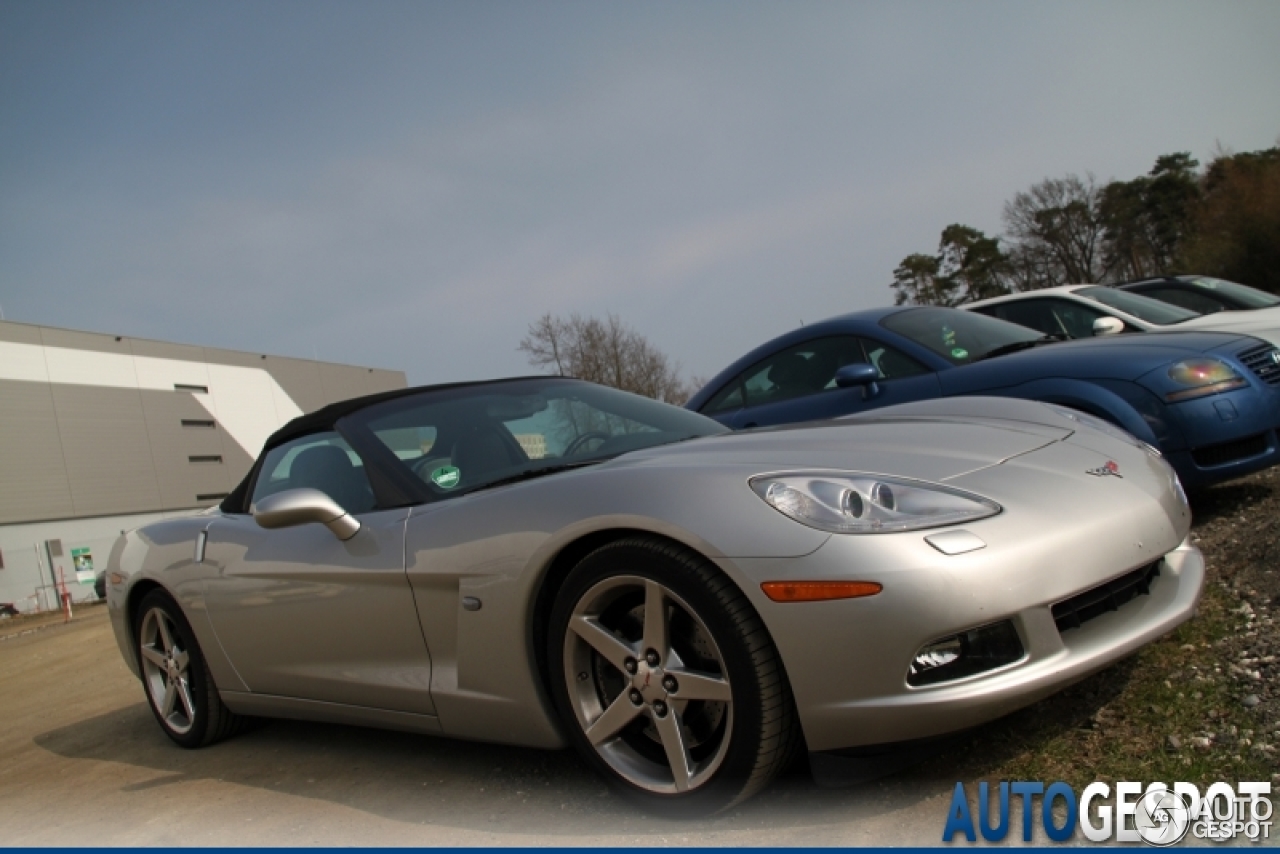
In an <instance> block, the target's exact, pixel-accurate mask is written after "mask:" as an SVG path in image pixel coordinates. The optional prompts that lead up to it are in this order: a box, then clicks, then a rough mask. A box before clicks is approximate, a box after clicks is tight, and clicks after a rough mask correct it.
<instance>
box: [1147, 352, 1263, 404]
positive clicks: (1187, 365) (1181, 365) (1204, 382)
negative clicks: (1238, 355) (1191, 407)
mask: <svg viewBox="0 0 1280 854" xmlns="http://www.w3.org/2000/svg"><path fill="white" fill-rule="evenodd" d="M1169 379H1171V380H1173V381H1174V382H1175V383H1177V384H1178V385H1183V386H1187V388H1185V389H1184V390H1182V391H1172V392H1169V393H1168V394H1166V395H1165V396H1164V399H1165V400H1168V401H1170V402H1173V401H1179V400H1191V399H1192V398H1196V397H1204V396H1205V395H1209V394H1217V393H1218V392H1220V391H1231V389H1233V388H1244V387H1245V386H1247V385H1248V384H1249V383H1248V381H1247V380H1245V378H1244V377H1242V376H1240V375H1239V374H1237V373H1236V372H1235V369H1234V368H1232V367H1231V366H1230V365H1228V364H1227V363H1226V362H1220V361H1218V360H1217V359H1186V360H1184V361H1181V362H1178V363H1177V364H1176V365H1174V366H1173V367H1171V368H1170V369H1169Z"/></svg>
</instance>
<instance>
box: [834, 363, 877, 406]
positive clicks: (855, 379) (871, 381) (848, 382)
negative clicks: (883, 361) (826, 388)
mask: <svg viewBox="0 0 1280 854" xmlns="http://www.w3.org/2000/svg"><path fill="white" fill-rule="evenodd" d="M878 379H880V372H879V371H877V370H876V369H875V367H874V366H872V365H868V364H866V363H865V362H855V363H854V364H852V365H845V366H844V367H842V368H840V369H838V370H837V371H836V385H837V386H838V387H840V388H853V387H854V386H862V399H863V400H866V399H868V398H871V397H875V396H876V395H877V394H879V393H880V386H879V384H878V383H877V382H876V380H878Z"/></svg>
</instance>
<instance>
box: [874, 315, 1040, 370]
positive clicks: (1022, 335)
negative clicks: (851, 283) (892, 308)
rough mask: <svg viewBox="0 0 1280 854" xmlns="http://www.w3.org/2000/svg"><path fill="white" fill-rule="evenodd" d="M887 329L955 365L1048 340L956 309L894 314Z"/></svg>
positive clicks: (887, 320) (885, 319)
mask: <svg viewBox="0 0 1280 854" xmlns="http://www.w3.org/2000/svg"><path fill="white" fill-rule="evenodd" d="M880 325H881V326H883V327H884V328H885V329H888V330H890V331H892V332H896V333H898V334H899V335H901V336H903V337H904V338H910V339H911V340H912V341H914V342H916V343H917V344H920V345H921V346H923V347H927V348H929V349H930V350H932V351H933V352H935V353H937V354H938V355H939V356H941V357H942V358H944V359H946V360H947V361H949V362H951V363H952V364H954V365H967V364H969V363H970V362H976V361H977V360H978V359H981V358H982V357H983V356H985V355H987V354H988V353H990V352H991V351H992V350H996V349H998V348H1000V347H1008V346H1009V345H1011V344H1023V343H1029V342H1031V341H1039V340H1040V339H1042V338H1044V335H1042V334H1041V333H1039V332H1036V331H1035V330H1032V329H1028V328H1027V327H1025V326H1018V325H1017V324H1015V323H1008V322H1006V321H1003V320H997V319H996V318H994V317H987V316H986V315H985V314H978V313H977V312H972V311H961V310H959V309H956V308H939V307H934V306H926V307H922V308H911V309H907V310H906V311H900V312H898V313H896V314H891V315H889V316H888V317H886V318H884V319H883V320H881V321H880Z"/></svg>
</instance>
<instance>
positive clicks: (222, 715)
mask: <svg viewBox="0 0 1280 854" xmlns="http://www.w3.org/2000/svg"><path fill="white" fill-rule="evenodd" d="M1190 522H1191V520H1190V514H1189V512H1188V509H1187V504H1186V500H1185V497H1184V495H1183V493H1182V490H1181V488H1180V486H1179V484H1178V482H1177V478H1176V477H1175V476H1174V474H1173V472H1172V470H1171V469H1170V468H1169V467H1168V466H1167V465H1166V464H1165V463H1164V461H1163V460H1162V459H1161V458H1160V456H1159V454H1158V452H1156V451H1154V450H1153V449H1151V448H1149V447H1147V446H1146V445H1144V444H1143V443H1142V442H1139V441H1138V440H1136V439H1134V438H1133V437H1131V436H1129V435H1128V434H1126V433H1123V432H1121V431H1119V430H1117V429H1116V428H1113V427H1111V426H1109V425H1107V424H1105V423H1103V422H1099V421H1096V420H1094V419H1092V418H1090V417H1089V416H1087V415H1082V414H1080V413H1076V412H1074V411H1072V410H1067V409H1061V408H1055V407H1052V406H1049V405H1046V404H1042V403H1035V402H1029V401H1021V400H1010V399H1003V398H1000V399H996V398H962V399H952V400H941V401H929V402H925V403H919V404H911V405H908V406H904V407H897V408H890V409H882V410H879V411H877V412H875V413H872V414H870V415H867V416H859V417H857V418H853V419H846V420H837V421H826V422H820V423H813V424H807V425H794V426H791V427H786V428H780V429H774V430H762V431H754V432H745V433H729V432H727V431H726V430H725V429H724V428H723V427H721V426H720V425H719V424H717V423H716V422H714V421H712V420H710V419H708V418H704V417H703V416H701V415H697V414H695V413H692V412H688V411H685V410H682V409H678V408H676V407H673V406H668V405H666V404H661V403H657V402H654V401H652V400H648V399H645V398H640V397H636V396H633V395H629V394H625V393H622V392H619V391H615V390H612V389H608V388H603V387H600V386H596V385H592V384H590V383H585V382H580V381H577V380H570V379H560V378H531V379H517V380H503V381H497V382H488V383H469V384H462V385H452V386H436V387H431V388H421V389H409V390H404V391H396V392H390V393H385V394H381V395H375V396H372V397H366V398H361V399H357V400H351V401H346V402H343V403H338V404H334V405H332V406H329V407H326V408H325V409H322V410H320V411H318V412H315V413H313V414H310V415H305V416H302V417H301V418H298V419H296V420H294V421H292V422H290V423H289V424H288V425H286V426H285V427H284V428H282V429H281V430H280V431H278V432H277V433H276V434H275V435H273V436H272V437H271V438H270V439H269V440H268V442H267V444H266V446H265V448H264V450H263V453H262V455H261V457H260V458H259V459H258V461H257V462H256V463H255V465H254V466H253V468H252V470H251V471H250V473H249V475H248V477H247V478H246V479H245V481H244V482H243V483H242V484H241V485H240V486H239V487H238V488H237V489H236V490H235V491H234V492H233V493H232V494H231V495H230V496H229V497H228V498H227V499H226V500H225V501H224V502H223V503H222V505H221V506H220V507H218V508H215V509H213V510H211V511H209V512H206V513H204V514H202V515H198V516H192V517H187V518H179V519H171V520H166V521H162V522H157V523H155V524H152V525H148V526H146V527H143V528H141V529H139V530H136V531H133V532H130V533H128V534H126V535H124V536H122V537H121V538H120V540H119V541H118V542H117V544H116V547H115V548H114V550H113V552H112V554H111V559H110V564H109V567H108V581H109V585H108V601H109V603H110V612H111V617H112V621H113V625H114V628H115V634H116V638H117V639H118V641H119V645H120V649H121V651H122V652H123V654H124V657H125V660H126V661H127V662H128V664H129V666H130V667H131V668H132V669H133V671H134V672H135V673H136V674H137V675H138V677H139V678H140V679H141V681H142V683H143V687H144V689H145V693H146V697H147V700H148V702H149V703H150V706H151V709H152V710H153V711H154V713H155V717H156V720H157V721H158V722H159V724H160V727H161V729H163V730H164V732H165V733H166V734H167V735H168V736H169V737H170V738H171V739H173V740H174V741H175V742H177V743H178V744H180V745H182V746H184V747H199V746H202V745H206V744H209V743H211V742H214V741H216V740H218V739H220V738H223V737H225V736H227V735H229V734H231V733H233V732H235V731H236V730H237V729H238V727H239V725H240V723H241V722H242V721H243V720H244V719H245V717H246V716H267V717H281V718H301V719H309V720H322V721H336V722H345V723H352V724H359V725H366V726H377V727H389V728H395V729H403V730H411V731H415V732H423V733H436V734H440V735H445V736H452V737H456V738H464V739H475V740H483V741H494V742H505V743H510V744H517V745H527V746H531V747H540V748H561V747H564V746H566V745H567V744H572V745H573V746H574V747H575V748H576V749H578V750H579V751H580V752H581V753H582V755H583V756H584V757H585V758H586V761H587V762H588V763H589V764H590V765H592V766H594V767H595V768H596V769H597V770H598V771H599V772H600V773H601V774H603V775H604V776H606V777H607V778H609V779H610V780H611V781H612V782H613V783H614V784H615V785H616V786H617V787H618V788H619V789H620V790H621V791H623V792H624V793H627V794H629V795H631V796H633V797H635V798H637V799H639V800H640V801H642V802H646V803H648V804H649V805H651V806H659V807H662V806H665V807H670V808H672V809H676V810H687V811H701V812H706V811H713V810H717V809H722V808H724V807H727V806H728V805H730V804H733V803H736V802H738V801H740V800H741V799H743V798H745V797H747V796H748V795H750V794H751V793H752V792H755V791H757V790H758V789H760V788H761V787H762V786H764V785H765V784H766V783H767V782H768V780H769V779H770V777H771V776H772V775H773V774H774V773H775V772H776V771H778V770H779V769H780V768H781V767H782V766H783V764H784V763H786V762H787V760H788V758H789V756H791V755H792V754H793V753H794V752H795V751H796V750H797V749H801V747H802V746H803V749H805V750H807V751H809V753H810V755H811V756H812V757H817V759H815V767H816V765H817V764H820V763H821V762H822V761H830V760H833V759H838V758H839V757H841V756H848V755H851V754H858V752H859V751H867V750H876V749H879V748H880V747H881V746H884V745H897V744H899V743H913V742H917V741H918V740H921V739H928V738H931V737H935V736H939V735H943V734H946V733H952V732H956V731H959V730H962V729H965V728H968V727H971V726H973V725H975V724H978V723H981V722H983V721H987V720H990V719H993V718H996V717H998V716H1000V715H1003V714H1005V713H1007V712H1009V711H1011V710H1013V709H1016V708H1019V707H1021V706H1024V705H1027V704H1029V703H1031V702H1033V701H1035V700H1037V699H1039V698H1042V697H1045V696H1046V695H1049V694H1051V693H1053V692H1054V691H1057V690H1059V689H1061V688H1062V687H1063V686H1065V685H1067V684H1070V683H1071V682H1073V681H1075V680H1078V679H1080V678H1082V677H1083V676H1085V675H1087V674H1089V673H1091V672H1094V671H1096V670H1098V669H1100V668H1102V667H1105V666H1106V665H1108V664H1110V663H1111V662H1114V661H1116V660H1117V659H1119V658H1120V657H1122V656H1125V655H1127V654H1129V653H1131V652H1133V651H1134V650H1136V649H1137V648H1138V647H1140V646H1141V645H1143V644H1145V643H1147V642H1149V641H1151V640H1153V639H1154V638H1157V637H1159V636H1160V635H1162V634H1164V633H1166V632H1168V631H1169V630H1170V629H1172V628H1173V627H1174V626H1176V625H1178V624H1179V623H1181V622H1182V621H1184V620H1186V619H1188V618H1189V617H1190V616H1191V614H1192V612H1193V610H1194V608H1195V605H1196V601H1197V599H1198V597H1199V595H1200V588H1201V584H1202V581H1203V577H1204V566H1203V562H1202V559H1201V556H1200V553H1199V552H1198V551H1197V550H1196V548H1195V547H1194V546H1192V545H1190V544H1189V542H1188V541H1187V539H1186V537H1187V532H1188V528H1189V526H1190Z"/></svg>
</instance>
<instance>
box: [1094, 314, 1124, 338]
mask: <svg viewBox="0 0 1280 854" xmlns="http://www.w3.org/2000/svg"><path fill="white" fill-rule="evenodd" d="M1120 332H1124V321H1123V320H1121V319H1120V318H1118V317H1099V318H1098V319H1097V320H1095V321H1094V322H1093V334H1094V335H1115V334H1117V333H1120Z"/></svg>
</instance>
